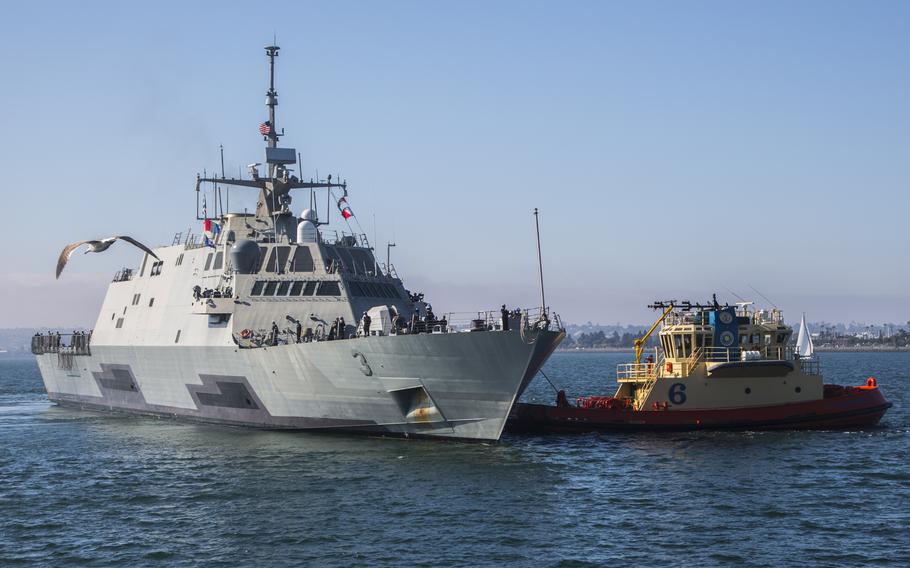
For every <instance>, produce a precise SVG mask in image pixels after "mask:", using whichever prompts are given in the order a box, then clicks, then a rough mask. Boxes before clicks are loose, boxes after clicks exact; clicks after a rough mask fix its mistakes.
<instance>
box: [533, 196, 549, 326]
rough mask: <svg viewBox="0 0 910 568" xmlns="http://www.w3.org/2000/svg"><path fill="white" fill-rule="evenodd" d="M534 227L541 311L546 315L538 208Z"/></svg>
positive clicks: (535, 210) (535, 213) (535, 209)
mask: <svg viewBox="0 0 910 568" xmlns="http://www.w3.org/2000/svg"><path fill="white" fill-rule="evenodd" d="M534 227H535V228H536V229H537V268H538V269H539V271H540V309H541V310H543V311H544V313H546V311H547V298H546V296H545V295H544V288H543V257H542V256H541V254H540V221H539V219H538V214H537V207H535V208H534Z"/></svg>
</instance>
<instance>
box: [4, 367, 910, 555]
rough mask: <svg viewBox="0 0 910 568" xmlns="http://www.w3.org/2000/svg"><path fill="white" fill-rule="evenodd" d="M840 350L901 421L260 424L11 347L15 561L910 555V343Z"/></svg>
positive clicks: (561, 378) (583, 380)
mask: <svg viewBox="0 0 910 568" xmlns="http://www.w3.org/2000/svg"><path fill="white" fill-rule="evenodd" d="M627 358H628V355H627V354H596V353H591V354H557V355H556V356H554V358H553V359H552V360H551V361H550V363H548V365H547V367H546V372H547V374H548V375H549V376H550V378H551V379H552V380H553V381H554V382H555V383H557V384H558V385H559V386H562V387H565V388H567V390H568V391H569V395H570V398H574V397H575V396H577V395H578V394H582V393H594V392H603V393H608V394H610V393H612V390H613V385H612V379H611V378H610V377H611V375H612V373H613V368H614V365H615V363H617V362H620V361H624V360H626V359H627ZM822 364H823V366H824V367H823V368H824V370H825V373H826V375H827V377H828V380H829V382H841V383H848V384H859V383H861V382H862V381H863V380H865V378H866V377H867V376H868V375H869V374H874V375H875V376H876V377H877V378H878V379H879V384H880V385H881V386H882V388H883V390H884V392H885V394H886V396H888V397H889V399H890V400H892V401H893V402H894V403H895V407H894V408H892V409H891V411H890V413H889V414H888V415H887V416H886V418H885V423H884V424H883V425H882V427H881V428H878V429H874V430H868V431H851V432H785V433H759V432H745V433H685V434H632V435H630V434H591V435H584V436H577V437H550V438H534V437H516V436H507V437H505V438H504V439H503V440H502V441H501V442H500V443H498V444H492V445H485V444H462V443H451V442H448V443H447V442H427V441H404V440H394V439H369V438H354V437H341V436H328V435H307V434H293V433H280V432H261V431H254V430H246V429H240V428H224V427H214V426H204V425H195V424H183V423H178V422H173V421H170V420H156V419H150V418H133V417H122V416H112V415H98V414H92V413H84V412H76V411H70V410H64V409H60V408H57V407H54V406H52V405H51V404H50V403H49V402H48V401H47V398H46V397H45V395H44V391H43V389H42V385H41V380H40V377H39V374H38V370H37V367H36V365H35V363H34V362H33V361H31V360H8V359H7V360H0V565H2V566H10V565H35V564H39V565H52V566H108V565H124V566H137V565H155V564H157V565H162V566H190V565H205V566H219V565H221V566H238V565H241V566H257V567H258V566H273V565H305V564H310V565H317V566H350V565H352V564H357V565H377V566H382V565H386V566H401V565H418V566H441V565H462V566H478V565H485V566H492V565H503V564H514V565H526V566H589V565H590V566H596V565H608V564H610V565H646V566H658V565H675V566H711V565H723V566H728V565H743V566H781V565H794V566H796V565H798V566H834V565H852V566H858V565H863V566H869V565H883V566H907V565H910V466H908V462H910V436H908V429H910V395H908V394H907V390H908V388H910V379H908V371H907V370H908V368H910V354H906V353H902V354H898V353H884V354H823V355H822ZM528 398H538V399H540V400H547V401H549V400H551V399H552V390H551V389H550V387H549V386H547V385H546V383H544V382H543V381H541V382H540V383H539V384H536V385H534V387H533V388H532V390H531V391H530V392H529V393H528Z"/></svg>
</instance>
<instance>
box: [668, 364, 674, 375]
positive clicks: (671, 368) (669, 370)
mask: <svg viewBox="0 0 910 568" xmlns="http://www.w3.org/2000/svg"><path fill="white" fill-rule="evenodd" d="M667 372H668V373H672V372H673V363H667Z"/></svg>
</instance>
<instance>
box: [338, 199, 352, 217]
mask: <svg viewBox="0 0 910 568" xmlns="http://www.w3.org/2000/svg"><path fill="white" fill-rule="evenodd" d="M338 210H339V211H341V216H342V217H344V218H345V219H350V218H351V217H353V216H354V212H353V211H351V206H350V205H348V200H347V199H346V198H345V197H342V198H341V199H339V200H338Z"/></svg>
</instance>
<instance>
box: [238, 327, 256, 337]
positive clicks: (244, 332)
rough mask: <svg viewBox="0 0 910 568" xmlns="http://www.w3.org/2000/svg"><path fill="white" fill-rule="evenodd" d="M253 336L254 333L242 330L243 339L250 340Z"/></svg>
mask: <svg viewBox="0 0 910 568" xmlns="http://www.w3.org/2000/svg"><path fill="white" fill-rule="evenodd" d="M251 335H253V332H252V331H250V330H248V329H244V330H241V332H240V338H241V339H249V338H250V336H251Z"/></svg>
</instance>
